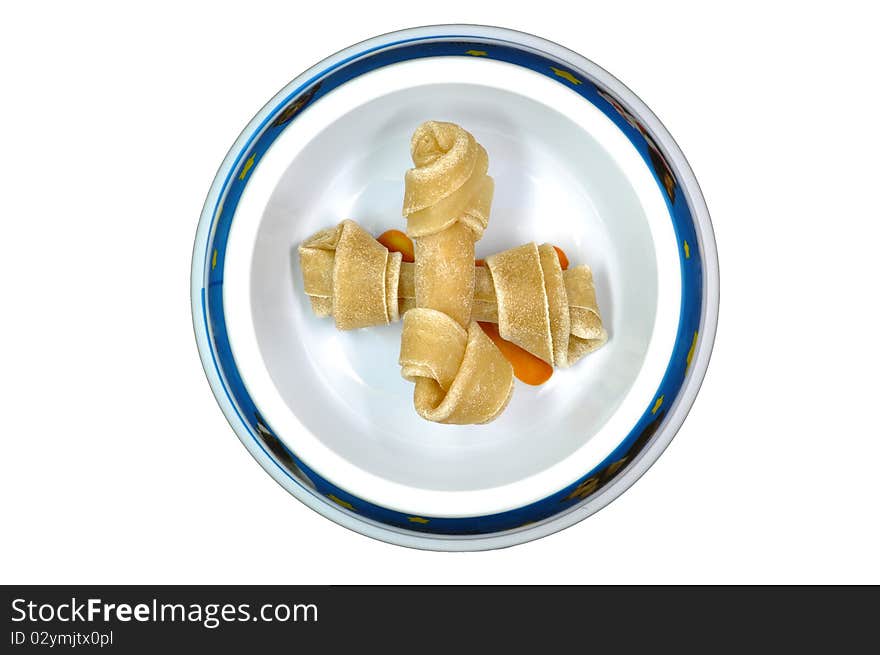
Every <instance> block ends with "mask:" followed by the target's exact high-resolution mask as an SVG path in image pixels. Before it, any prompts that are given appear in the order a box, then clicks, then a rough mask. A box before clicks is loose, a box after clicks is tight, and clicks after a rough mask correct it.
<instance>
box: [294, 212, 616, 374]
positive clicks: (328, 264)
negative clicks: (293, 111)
mask: <svg viewBox="0 0 880 655" xmlns="http://www.w3.org/2000/svg"><path fill="white" fill-rule="evenodd" d="M344 223H345V224H348V227H347V228H346V229H347V230H350V231H358V232H360V233H362V234H359V235H357V238H349V239H346V240H344V241H342V242H336V245H335V246H334V245H332V244H333V243H334V242H333V241H332V240H331V239H322V238H320V237H321V235H324V234H326V233H335V232H336V231H338V230H340V229H341V228H342V226H343V224H342V223H341V224H340V225H339V226H337V227H336V228H332V229H330V230H322V231H321V232H319V233H318V234H316V235H315V236H313V237H311V238H309V239H307V240H306V241H305V242H303V245H302V246H300V262H301V265H302V269H303V272H302V274H303V283H304V286H305V291H306V293H307V294H308V295H309V297H310V299H311V301H312V308H313V309H314V310H315V313H316V314H317V315H318V316H330V315H333V314H334V313H335V311H340V312H342V313H343V314H344V315H347V316H351V315H352V314H353V313H354V311H359V312H360V315H359V320H358V321H356V323H357V327H366V326H367V325H384V324H386V323H387V322H388V321H395V320H397V316H398V314H399V315H400V316H402V315H403V314H405V313H406V312H407V311H408V310H410V309H413V308H414V307H415V306H416V291H415V269H416V265H415V264H411V263H407V262H401V263H400V264H399V275H400V277H399V280H398V281H397V283H395V280H393V279H389V278H388V277H386V278H385V284H386V287H385V288H386V295H385V296H381V300H380V301H379V302H380V303H385V302H387V303H388V307H387V309H388V316H389V318H388V319H387V320H386V318H385V312H384V311H381V310H382V309H383V307H384V305H380V306H378V307H377V308H372V307H364V305H363V304H362V303H361V302H360V296H359V295H357V294H354V293H349V294H348V296H347V298H348V300H349V301H354V302H355V303H356V308H355V307H350V306H347V305H345V301H339V300H335V301H334V297H333V274H334V270H336V269H335V266H336V262H335V260H336V259H341V260H345V263H344V264H343V265H341V266H340V268H339V270H342V271H351V270H352V269H353V268H355V267H356V265H357V263H358V262H359V261H360V259H359V258H360V256H361V253H360V252H359V251H358V250H356V249H355V247H354V246H355V245H356V244H361V243H365V242H366V240H367V239H372V238H373V237H372V236H370V234H369V233H367V232H366V231H364V230H363V229H362V228H361V227H360V226H359V225H358V224H357V223H355V222H354V221H345V222H344ZM316 241H317V242H318V243H320V244H321V246H322V249H321V251H320V253H318V254H317V255H313V254H312V250H313V249H314V248H315V246H313V245H310V244H313V243H315V242H316ZM535 250H537V252H538V253H539V256H538V258H536V257H535V256H534V252H535ZM551 251H553V247H552V246H549V245H546V244H545V245H542V246H535V245H534V244H526V245H524V246H520V247H519V248H513V249H512V250H507V251H504V252H501V253H498V254H497V255H494V256H493V257H491V258H488V259H491V260H492V261H493V262H494V267H495V275H494V276H493V274H492V272H490V269H489V268H488V267H486V266H476V267H475V268H474V301H473V305H472V310H471V318H472V319H473V320H475V321H484V322H489V323H498V322H499V297H500V298H501V299H502V301H501V302H503V303H506V305H505V307H504V308H503V310H502V311H501V312H500V314H501V315H502V316H503V319H504V324H503V333H502V336H504V338H506V339H507V340H508V341H513V342H514V343H516V344H517V345H518V346H520V347H521V348H523V349H525V350H528V351H529V352H531V353H532V354H533V355H536V356H540V354H541V353H543V355H544V356H545V357H546V356H547V351H548V348H547V345H546V344H547V340H548V339H549V340H550V343H551V344H552V349H551V350H552V352H553V354H554V357H553V361H552V362H551V361H549V360H545V361H548V363H551V364H553V365H555V366H561V367H564V366H570V365H572V364H574V363H575V362H576V361H577V360H578V359H580V358H581V357H583V356H584V355H586V354H587V353H589V352H592V351H593V350H596V349H597V348H599V347H600V346H601V345H602V344H604V343H605V341H606V340H607V334H606V332H605V329H604V327H603V325H602V317H601V315H600V314H599V308H598V306H597V304H596V290H595V288H594V287H593V274H592V271H591V270H590V267H589V266H584V265H581V266H575V267H574V268H570V269H568V270H566V271H562V270H561V267H560V266H559V261H558V257H557V256H556V253H555V251H553V252H551ZM392 254H396V253H392ZM551 255H552V256H551ZM487 262H488V260H487ZM397 266H398V265H397V264H396V263H391V260H389V268H388V269H387V271H388V273H389V275H390V273H391V272H393V270H394V269H395V268H397ZM377 268H378V267H377ZM539 268H540V271H539V270H538V269H539ZM560 274H561V276H562V288H560V286H559V275H560ZM379 277H380V274H379V273H378V272H377V273H374V274H373V278H374V280H377V279H378V278H379ZM363 284H365V283H363ZM394 289H396V292H397V300H398V304H397V307H396V308H395V306H394V304H393V301H391V300H390V299H388V295H387V294H389V293H391V292H392V291H393V290H394ZM542 289H543V291H542ZM548 289H549V290H548ZM544 295H546V298H547V304H546V311H547V316H546V320H545V318H544V314H543V312H544V310H543V306H544V305H543V296H544ZM377 296H379V294H374V297H377ZM518 298H532V300H533V305H534V306H536V307H538V308H539V311H537V312H535V311H531V308H530V306H529V305H528V304H526V302H525V301H522V302H517V299H518ZM510 299H513V301H514V303H515V304H512V305H511V304H509V303H510ZM566 315H567V316H568V318H567V319H566V318H565V317H566ZM371 320H372V321H373V322H368V321H371ZM566 320H567V322H568V334H567V336H566V333H565V325H566ZM350 322H352V321H350ZM338 325H339V321H337V326H338ZM535 326H537V328H538V329H537V330H536V329H535ZM342 329H346V328H342ZM547 330H549V333H548V332H547ZM533 349H534V350H533Z"/></svg>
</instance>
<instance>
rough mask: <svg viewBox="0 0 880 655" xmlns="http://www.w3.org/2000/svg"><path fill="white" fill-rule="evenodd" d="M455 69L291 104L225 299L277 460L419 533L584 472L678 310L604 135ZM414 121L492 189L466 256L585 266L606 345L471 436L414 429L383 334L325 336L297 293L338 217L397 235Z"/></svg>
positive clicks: (566, 108)
mask: <svg viewBox="0 0 880 655" xmlns="http://www.w3.org/2000/svg"><path fill="white" fill-rule="evenodd" d="M490 64H491V65H490ZM457 65H459V64H456V65H453V66H451V67H450V66H449V62H445V65H444V66H443V70H444V72H443V73H442V74H441V73H438V72H437V71H436V70H435V69H437V68H438V67H437V66H435V65H434V64H432V62H431V60H424V61H419V62H407V63H405V64H398V65H396V66H391V67H388V68H387V69H384V70H382V71H376V72H375V73H371V74H368V75H364V76H362V77H361V78H358V79H357V80H355V81H353V82H350V83H348V84H346V85H344V86H343V87H341V88H340V89H338V90H336V91H334V92H333V93H331V94H328V95H327V96H326V97H324V98H322V99H320V100H318V101H317V102H315V103H314V104H313V105H312V106H310V107H309V109H308V110H307V111H306V112H304V113H303V116H302V117H301V118H300V119H298V121H297V123H295V124H294V125H293V126H292V127H291V128H289V130H288V131H289V132H290V133H291V134H290V138H287V135H286V134H285V135H283V136H282V137H281V138H279V140H278V141H277V142H276V144H274V145H273V146H272V148H271V149H270V151H269V152H268V153H267V156H266V157H265V158H264V160H263V161H262V162H261V163H260V165H259V167H257V168H256V169H255V170H254V172H253V179H252V181H251V182H250V186H249V188H248V190H247V191H246V192H245V195H244V196H243V198H242V201H241V206H240V208H239V209H238V210H237V214H236V220H235V222H234V223H233V229H232V232H231V233H230V240H229V246H228V254H227V274H226V284H227V289H226V290H224V302H225V303H226V304H227V306H228V309H227V315H228V316H229V317H230V318H229V335H230V341H231V344H232V348H233V352H234V354H235V357H236V360H237V361H238V363H239V366H240V367H241V369H242V371H243V378H244V380H245V381H246V383H247V385H248V387H249V390H250V391H251V393H252V395H253V396H254V398H255V399H256V402H257V404H258V405H259V406H260V408H261V411H262V412H263V415H264V416H265V417H266V418H267V419H268V421H269V422H271V423H272V424H273V427H274V429H275V432H276V433H277V434H278V435H279V436H280V437H281V438H282V439H283V440H284V441H285V443H286V444H287V445H288V446H289V447H290V448H291V450H293V451H294V452H296V453H297V455H299V456H300V457H302V458H303V459H304V461H306V462H308V464H309V466H311V467H312V468H313V469H315V470H316V471H318V472H319V473H321V474H322V475H324V476H326V477H327V478H328V479H330V480H331V481H333V482H334V483H336V484H338V485H339V486H341V487H343V488H345V489H346V490H348V491H350V492H351V493H354V494H357V495H359V496H361V497H364V498H366V499H368V500H370V501H372V502H377V503H379V504H385V505H386V506H390V507H393V508H397V509H401V510H403V511H413V512H421V513H433V514H435V515H469V514H475V513H478V512H491V511H503V510H505V509H510V508H513V507H517V506H521V505H522V504H525V503H527V502H531V501H534V500H538V499H540V498H541V497H543V496H544V495H546V494H548V493H552V492H553V491H555V490H557V489H559V488H561V487H563V486H564V485H565V484H567V483H569V482H571V480H572V479H574V478H576V477H577V475H580V474H583V473H585V472H586V471H587V470H589V468H590V466H592V465H595V464H596V463H598V461H599V460H601V458H602V457H603V456H605V455H607V454H608V452H610V450H611V448H613V446H614V444H615V443H616V441H615V439H616V440H617V441H619V440H620V439H622V438H623V437H624V436H625V435H626V433H627V431H628V430H629V428H631V426H632V425H633V423H634V421H635V418H637V417H638V415H639V414H640V413H641V412H643V411H644V409H645V407H646V406H647V405H648V403H649V402H650V400H651V394H653V393H654V390H655V389H656V386H657V383H658V382H659V379H660V375H661V374H662V370H663V366H664V365H665V361H666V358H667V357H668V355H669V351H670V349H671V344H672V336H671V332H674V324H675V319H677V312H678V309H679V305H678V302H679V298H678V295H677V293H678V289H677V288H676V287H675V284H674V283H671V282H669V280H671V279H674V278H676V271H675V261H676V257H677V254H676V250H675V248H676V246H675V240H674V236H671V228H669V227H664V222H665V223H668V216H666V215H665V212H664V211H663V208H662V207H659V208H658V205H657V202H658V200H657V196H659V192H658V190H657V186H656V183H655V182H654V180H653V179H650V177H649V174H648V173H647V169H645V166H644V163H642V162H641V161H638V162H637V163H636V164H633V163H632V161H631V158H632V156H636V155H635V153H634V152H632V153H630V154H627V152H626V149H627V148H630V149H631V146H630V145H629V144H628V143H627V142H626V141H625V139H624V140H622V141H621V140H619V139H617V138H616V137H613V136H611V135H612V134H613V132H615V131H616V128H615V127H614V126H613V125H611V124H610V121H608V120H607V118H605V117H604V116H602V115H601V114H598V112H596V111H595V108H592V107H591V106H590V105H589V103H586V102H585V101H583V99H581V98H576V99H575V96H574V94H573V93H571V92H568V91H567V90H566V89H565V88H563V87H561V86H559V85H558V84H557V85H554V87H558V89H556V90H555V91H553V92H552V93H551V92H550V91H549V88H550V87H549V86H547V85H545V84H544V82H545V81H546V80H545V78H542V77H540V76H538V75H536V74H534V73H531V72H530V71H525V70H521V69H517V67H515V66H511V65H508V64H502V63H499V62H470V61H469V62H468V63H467V71H468V72H467V73H465V72H460V73H455V71H450V68H453V69H454V68H455V66H457ZM490 69H491V70H490ZM502 69H503V73H502V72H499V70H502ZM464 70H465V69H464V68H463V69H462V71H464ZM475 70H479V71H480V72H479V73H474V72H473V71H475ZM377 76H378V78H379V79H376V77H377ZM371 78H372V82H371ZM384 78H387V79H388V80H393V83H390V82H388V81H387V80H385V79H384ZM462 79H463V80H464V81H457V80H462ZM546 82H547V83H548V84H549V85H553V83H552V82H550V81H546ZM560 93H561V94H567V95H569V96H571V101H572V102H571V103H570V102H569V99H568V98H566V97H565V96H564V95H559V94H560ZM426 119H438V120H449V121H454V122H456V123H459V124H461V125H462V126H463V127H465V128H466V129H467V130H469V131H471V132H472V133H473V134H474V135H475V137H476V138H477V140H478V141H480V142H481V143H482V144H483V145H484V146H485V147H486V149H487V151H488V153H489V158H490V167H489V173H490V175H492V176H493V177H494V178H495V184H496V187H495V189H496V190H495V197H494V202H493V207H492V216H491V220H490V222H489V227H488V229H487V230H486V232H485V235H484V238H483V239H482V240H481V241H480V242H478V243H477V256H478V257H481V256H482V257H484V256H486V255H489V254H492V253H494V252H498V251H501V250H504V249H506V248H510V247H513V246H516V245H520V244H522V243H526V242H529V241H535V242H537V243H543V242H550V243H553V244H555V245H558V246H560V247H562V248H563V249H564V250H565V251H566V253H567V254H568V258H569V260H570V261H571V262H572V265H576V264H580V263H586V264H589V265H590V266H591V267H592V269H593V274H594V280H595V284H596V289H597V296H598V302H599V307H600V310H601V313H602V317H603V320H604V322H605V326H606V329H607V330H608V333H609V340H608V343H607V344H606V345H605V346H604V347H603V348H602V349H600V350H599V351H597V352H595V353H593V354H591V355H589V356H587V357H586V358H584V359H583V360H581V361H580V362H579V363H578V364H576V365H575V366H573V367H571V368H569V369H557V370H556V371H555V372H554V374H553V376H552V378H551V379H550V381H549V382H548V383H546V384H544V385H542V386H540V387H530V386H528V385H525V384H523V383H521V382H517V384H516V389H515V391H514V396H513V399H512V400H511V402H510V405H509V406H508V408H507V410H506V411H505V413H504V414H503V415H502V416H501V417H500V418H499V419H497V420H496V421H494V422H492V423H490V424H488V425H482V426H446V425H437V424H433V423H429V422H426V421H424V420H422V419H421V418H419V417H418V416H417V415H416V414H415V412H414V410H413V408H412V385H411V384H410V383H408V382H406V381H405V380H403V379H402V378H401V377H400V373H399V367H398V365H397V357H398V349H399V339H400V324H399V323H398V324H393V325H389V326H384V327H374V328H368V329H363V330H357V331H352V332H340V331H337V330H336V329H335V327H334V325H333V321H332V319H319V318H317V317H315V316H314V315H313V314H312V312H311V309H310V305H309V302H308V299H307V297H306V296H305V294H304V292H303V289H302V279H301V275H300V270H299V262H298V257H297V254H296V253H297V251H296V248H297V245H298V244H299V243H300V242H301V241H302V240H303V239H304V238H306V237H307V236H309V235H310V234H312V233H314V232H315V231H317V230H319V229H323V228H326V227H330V226H332V225H335V224H336V223H337V222H339V221H340V220H342V219H344V218H352V219H354V220H356V221H358V222H359V223H360V224H361V225H362V226H363V227H364V228H366V229H367V230H369V231H370V232H372V233H373V234H376V235H378V234H379V233H381V232H383V231H384V230H387V229H390V228H397V229H405V223H404V219H403V218H402V217H401V211H400V210H401V203H402V198H403V174H404V171H405V170H406V169H407V168H409V167H410V166H411V165H412V164H411V161H410V158H409V138H410V134H411V133H412V131H413V129H414V128H415V127H416V126H417V125H418V124H419V123H420V122H422V121H424V120H426ZM606 123H607V124H606ZM285 139H286V141H285ZM636 166H638V167H639V168H636ZM638 170H643V172H642V173H639V172H637V171H638ZM645 176H648V177H645ZM670 276H671V277H670ZM661 291H662V292H661ZM234 316H238V318H233V317H234ZM669 326H671V328H670V327H669ZM640 379H641V380H642V381H641V382H639V380H640ZM601 433H607V434H606V436H605V437H604V440H602V443H601V444H597V443H594V442H595V441H596V440H597V435H600V434H601ZM591 444H592V445H593V446H594V447H593V448H592V449H591V448H589V446H590V445H591ZM567 476H570V477H567Z"/></svg>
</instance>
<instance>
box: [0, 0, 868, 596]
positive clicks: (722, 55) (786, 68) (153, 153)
mask: <svg viewBox="0 0 880 655" xmlns="http://www.w3.org/2000/svg"><path fill="white" fill-rule="evenodd" d="M519 4H522V5H526V4H527V3H512V2H509V1H506V2H480V3H477V2H474V1H473V0H469V1H467V2H444V3H416V2H411V1H410V2H381V3H379V2H373V3H364V2H361V3H353V4H352V7H351V8H348V9H345V8H344V7H343V5H341V4H339V3H329V2H319V3H297V2H277V3H265V2H241V1H239V2H234V3H230V2H212V3H204V4H196V3H165V2H152V3H150V4H149V5H145V6H144V7H143V8H142V9H133V8H127V7H126V6H125V5H123V4H122V3H96V2H80V3H39V4H37V3H31V4H25V3H17V4H16V5H15V8H14V9H12V10H10V9H9V8H7V9H6V10H5V12H4V17H3V20H2V21H0V62H2V63H0V71H2V79H0V81H2V85H0V88H2V95H3V99H2V101H0V119H2V120H0V126H2V127H0V129H2V157H0V191H2V195H0V218H2V232H0V293H2V305H0V307H2V310H0V313H2V319H0V336H2V338H0V403H2V405H0V407H2V417H3V418H2V423H0V436H2V455H0V525H2V528H0V530H2V533H3V537H2V539H0V582H2V583H27V582H30V583H86V582H94V583H344V582H345V583H386V582H388V583H391V582H397V583H431V582H433V583H455V582H458V583H492V582H495V583H508V582H530V583H532V582H534V583H538V582H556V583H600V582H605V583H608V582H695V583H703V582H733V583H744V582H874V583H878V582H880V558H878V552H880V526H878V523H880V520H878V517H880V511H878V501H880V491H878V489H880V479H878V475H877V469H878V466H880V428H878V425H880V417H878V412H877V406H878V403H880V393H878V392H880V383H878V369H880V358H878V343H880V335H878V328H880V321H878V319H880V313H878V309H877V306H878V300H880V294H878V291H877V286H878V285H877V283H878V278H880V276H878V264H877V251H878V247H880V239H878V237H880V229H878V221H880V210H878V194H877V189H878V187H880V136H878V134H880V126H878V116H880V102H878V63H880V49H878V46H877V45H876V44H877V36H876V34H875V30H876V27H877V25H878V20H877V17H876V16H873V17H872V16H870V15H868V13H867V10H865V9H858V8H857V7H867V6H869V4H868V3H864V4H856V3H847V2H836V3H832V4H830V5H829V7H831V8H832V9H830V10H821V11H820V10H817V9H813V8H809V7H807V6H805V3H791V4H790V5H789V7H788V8H785V7H782V6H779V7H777V8H772V7H771V6H770V3H755V4H751V5H750V4H749V3H737V4H736V5H735V7H734V6H731V8H730V9H729V10H721V9H719V8H717V7H715V6H714V3H702V2H701V3H688V4H684V3H677V2H662V3H657V2H647V3H638V2H627V3H613V2H602V3H595V4H593V3H590V4H587V3H570V7H571V8H566V6H565V5H564V4H563V3H556V4H552V3H531V4H530V5H529V8H524V9H522V10H514V9H512V7H513V6H514V5H519ZM298 7H299V8H298ZM440 7H442V10H441V9H440ZM575 7H577V9H575ZM443 22H475V23H489V24H499V25H502V26H505V27H511V28H515V29H521V30H525V31H529V32H533V33H535V34H538V35H540V36H543V37H545V38H548V39H551V40H554V41H557V42H559V43H561V44H563V45H566V46H568V47H570V48H572V49H574V50H577V51H579V52H580V53H582V54H583V55H585V56H587V57H589V58H591V59H593V60H594V61H595V62H597V63H598V64H599V65H601V66H603V67H605V68H606V69H608V70H609V71H611V72H612V73H613V74H614V75H616V76H617V77H618V78H620V79H621V80H623V82H624V83H626V84H627V85H628V86H630V88H632V89H633V90H634V91H635V92H636V93H637V94H639V95H640V96H641V98H642V99H643V100H645V102H647V104H648V105H649V106H650V107H651V108H652V109H653V110H654V111H655V113H656V114H657V115H658V116H659V117H660V119H661V120H662V121H663V122H664V123H665V125H666V126H667V128H668V129H669V131H670V132H671V133H672V134H673V136H674V137H675V138H676V140H677V141H678V143H679V144H680V145H681V147H682V149H683V150H684V152H685V154H686V156H687V157H688V159H689V161H690V163H691V165H692V167H693V169H694V171H695V172H696V175H697V178H698V179H699V181H700V183H701V185H702V188H703V191H704V193H705V196H706V199H707V201H708V204H709V209H710V211H711V213H712V217H713V221H714V225H715V231H716V236H717V240H718V248H719V253H720V258H721V277H722V288H721V318H720V327H719V331H718V337H717V342H716V345H715V352H714V355H713V358H712V362H711V364H710V367H709V372H708V375H707V378H706V381H705V383H704V385H703V389H702V391H701V393H700V395H699V397H698V398H697V402H696V405H695V406H694V408H693V410H692V411H691V414H690V417H689V418H688V419H687V421H686V422H685V425H684V427H683V428H682V430H681V431H680V433H679V434H678V436H677V437H676V438H675V440H674V441H673V442H672V445H671V446H670V447H669V449H668V450H667V451H666V453H665V454H664V455H663V457H661V459H660V460H659V461H658V463H657V464H656V465H655V466H654V467H653V468H652V469H651V470H650V471H648V473H647V474H646V475H645V476H644V477H643V478H642V479H641V480H640V481H639V482H638V483H636V485H635V486H634V487H633V488H632V489H630V490H629V491H628V492H627V493H626V494H624V495H623V497H621V498H620V499H619V500H617V501H616V502H614V503H613V504H612V505H611V506H610V507H609V508H607V509H605V510H603V511H601V512H600V513H599V514H597V515H596V516H594V517H592V518H590V519H588V520H587V521H585V522H583V523H580V524H578V525H576V526H574V527H573V528H570V529H568V530H566V531H564V532H562V533H559V534H556V535H554V536H551V537H547V538H545V539H542V540H540V541H537V542H533V543H530V544H526V545H522V546H518V547H515V548H512V549H508V550H504V551H495V552H487V553H474V554H441V553H428V552H419V551H414V550H407V549H403V548H399V547H394V546H389V545H386V544H383V543H380V542H377V541H372V540H370V539H368V538H366V537H362V536H360V535H357V534H354V533H352V532H349V531H347V530H345V529H343V528H340V527H338V526H336V525H335V524H333V523H331V522H329V521H327V520H326V519H324V518H322V517H320V516H319V515H317V514H316V513H314V512H312V511H311V510H309V509H307V508H306V507H305V506H304V505H301V504H300V503H299V502H297V501H296V500H294V499H293V498H292V497H291V496H289V495H288V494H287V493H286V492H285V491H283V490H282V489H281V488H280V487H279V486H278V485H277V484H276V483H275V482H273V481H272V480H271V479H270V478H269V476H268V475H267V474H266V473H265V472H264V471H263V470H262V469H260V468H259V466H257V465H256V464H255V462H254V461H253V460H252V459H251V457H250V456H249V455H248V454H247V453H246V451H245V450H244V448H243V447H242V445H241V444H240V442H239V441H238V439H237V438H236V437H235V435H234V434H233V432H232V430H231V429H230V428H229V426H228V425H227V423H226V421H225V419H224V418H223V416H222V415H221V413H220V411H219V409H218V407H217V405H216V403H215V402H214V399H213V396H212V395H211V391H210V389H209V387H208V384H207V382H206V380H205V378H204V375H203V373H202V369H201V365H200V363H199V359H198V355H197V352H196V347H195V342H194V339H193V335H192V328H191V322H190V309H189V267H190V254H191V248H192V241H193V237H194V234H195V229H196V223H197V220H198V216H199V212H200V210H201V206H202V202H203V200H204V196H205V194H206V193H207V190H208V187H209V186H210V184H211V181H212V179H213V177H214V173H215V171H216V169H217V167H218V166H219V164H220V162H221V160H222V159H223V157H224V155H225V154H226V151H227V149H228V148H229V146H230V145H231V144H232V142H233V141H234V140H235V138H236V136H237V135H238V133H239V131H240V130H241V129H242V128H243V127H244V126H245V125H246V124H247V122H248V121H249V120H250V118H251V117H252V116H253V114H254V113H256V111H257V110H258V109H259V108H260V107H261V106H262V105H263V103H264V102H266V101H267V100H268V99H269V98H270V97H271V96H272V95H273V94H274V93H275V92H276V91H277V90H278V89H280V88H281V87H282V86H283V85H284V84H286V83H287V82H288V81H289V80H290V79H292V78H293V77H294V76H295V75H297V74H298V73H299V72H300V71H301V70H303V69H305V68H306V67H308V66H310V65H311V64H313V63H314V62H316V61H317V60H318V59H321V58H323V57H324V56H326V55H328V54H331V53H333V52H335V51H336V50H339V49H341V48H343V47H345V46H347V45H350V44H351V43H354V42H356V41H360V40H362V39H364V38H367V37H369V36H372V35H374V34H377V33H382V32H387V31H390V30H393V29H398V28H403V27H409V26H414V25H420V24H428V23H443Z"/></svg>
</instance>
